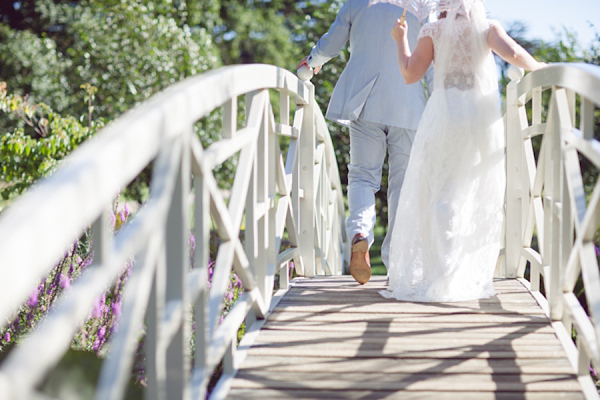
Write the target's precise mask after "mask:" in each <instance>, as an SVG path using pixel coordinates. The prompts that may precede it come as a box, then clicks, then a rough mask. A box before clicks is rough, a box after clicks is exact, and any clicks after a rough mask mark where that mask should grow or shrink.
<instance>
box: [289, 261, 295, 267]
mask: <svg viewBox="0 0 600 400" xmlns="http://www.w3.org/2000/svg"><path fill="white" fill-rule="evenodd" d="M289 266H290V269H294V262H293V261H290V263H289Z"/></svg>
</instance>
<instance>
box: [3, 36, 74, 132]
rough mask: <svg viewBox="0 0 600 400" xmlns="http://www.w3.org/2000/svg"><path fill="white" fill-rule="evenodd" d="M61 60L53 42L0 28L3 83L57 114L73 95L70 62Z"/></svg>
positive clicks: (63, 108)
mask: <svg viewBox="0 0 600 400" xmlns="http://www.w3.org/2000/svg"><path fill="white" fill-rule="evenodd" d="M62 56H63V55H62V54H61V53H60V51H59V50H58V49H57V47H56V43H55V42H54V41H53V40H52V39H49V38H43V37H38V36H36V35H35V34H33V33H31V32H29V31H13V30H12V29H10V28H9V27H7V26H6V25H2V24H0V66H1V68H0V81H5V82H7V84H8V86H9V87H10V88H11V90H12V91H13V92H14V93H16V94H19V95H21V96H24V95H26V94H29V95H30V97H31V98H32V99H33V100H34V101H43V102H45V103H46V104H49V105H51V106H52V108H53V109H54V110H56V111H58V112H61V111H63V110H65V108H66V107H67V106H68V105H69V98H68V93H70V91H71V89H70V86H69V83H68V80H67V76H66V74H67V71H68V69H69V67H70V65H71V61H70V60H68V59H65V58H63V57H62ZM0 127H2V125H1V124H0Z"/></svg>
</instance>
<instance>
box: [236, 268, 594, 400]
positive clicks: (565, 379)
mask: <svg viewBox="0 0 600 400" xmlns="http://www.w3.org/2000/svg"><path fill="white" fill-rule="evenodd" d="M384 284H385V277H380V276H376V277H373V279H372V280H371V282H369V283H368V284H367V285H365V286H359V285H358V284H356V283H355V282H354V280H353V279H352V278H351V277H348V276H342V277H339V276H338V277H320V278H314V279H305V278H300V279H296V280H295V281H294V285H293V286H292V288H291V289H290V290H289V291H288V292H287V293H286V295H285V296H284V297H283V298H282V300H281V301H280V303H279V304H278V306H277V308H276V309H275V310H274V311H273V313H272V314H271V315H270V317H269V318H268V320H267V322H266V323H265V325H264V327H263V328H262V330H261V331H260V333H259V334H258V336H257V337H256V340H255V342H254V345H253V346H252V347H251V348H250V349H249V350H248V353H247V357H246V359H245V361H244V363H243V364H242V366H241V368H240V370H239V371H238V373H237V375H236V378H235V379H234V380H233V382H232V386H231V390H230V392H229V394H230V397H231V398H263V399H264V398H313V399H314V398H371V399H382V398H401V399H417V398H419V399H427V398H434V399H436V400H437V399H477V400H480V399H481V400H483V399H511V400H512V399H517V400H518V399H540V400H542V399H543V400H550V399H557V398H561V399H565V398H568V399H580V398H583V394H582V392H581V388H580V385H579V383H578V381H577V377H576V375H575V373H574V371H573V369H572V367H571V365H570V363H569V361H568V360H567V357H566V353H565V352H564V350H563V348H562V346H561V344H560V342H559V340H558V338H557V337H556V335H555V333H554V331H553V329H552V327H551V325H550V321H549V320H548V319H547V318H546V316H545V314H544V312H543V311H542V309H541V308H540V307H539V306H538V304H537V303H536V301H535V299H534V298H533V297H532V295H531V294H530V293H529V292H528V290H527V289H526V288H525V287H523V285H522V284H521V283H520V282H519V281H517V280H497V281H496V282H495V287H496V290H497V295H496V296H495V297H493V298H490V299H485V300H479V301H471V302H461V303H409V302H399V301H396V300H387V299H384V298H382V297H381V296H380V295H379V294H378V293H377V292H378V290H381V289H383V287H384Z"/></svg>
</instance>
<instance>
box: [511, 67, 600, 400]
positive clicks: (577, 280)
mask: <svg viewBox="0 0 600 400" xmlns="http://www.w3.org/2000/svg"><path fill="white" fill-rule="evenodd" d="M509 75H510V77H511V79H512V82H511V83H509V84H508V87H507V109H506V128H507V138H506V146H507V150H506V161H507V193H506V242H505V261H506V263H505V271H504V274H505V276H506V277H510V278H515V277H516V278H524V276H525V274H526V272H528V273H529V277H528V281H527V283H528V284H530V289H531V291H532V293H533V294H534V296H535V297H536V298H537V299H538V302H539V303H540V305H542V306H543V307H544V308H545V310H546V312H547V313H548V315H549V317H550V318H551V319H552V321H553V325H554V327H555V330H556V332H557V333H558V335H559V337H561V339H562V341H563V344H564V345H565V348H566V350H567V353H568V355H569V358H570V360H571V362H572V364H573V366H574V368H576V369H577V370H578V375H579V377H580V381H581V383H582V385H583V388H584V391H585V393H586V396H587V397H588V398H598V394H597V391H596V388H595V386H594V384H593V382H592V380H591V378H590V363H591V364H592V365H593V366H594V367H595V368H599V367H600V352H599V348H598V345H599V339H600V271H599V269H598V254H600V253H598V251H597V246H596V244H595V243H598V238H599V230H598V228H599V225H600V180H599V179H598V170H599V168H600V142H599V141H598V139H597V138H598V137H599V136H600V132H599V131H598V128H597V127H598V120H599V119H600V117H599V116H598V109H597V108H598V107H599V106H600V67H596V66H592V65H587V64H554V65H552V66H549V67H547V68H545V69H541V70H539V71H535V72H533V73H530V74H528V75H527V76H525V77H523V72H522V71H521V70H518V69H512V70H510V71H509ZM580 286H582V288H583V291H584V293H585V296H581V295H580V296H579V297H578V296H577V294H579V293H578V292H576V287H577V288H578V289H577V290H579V287H580ZM573 332H574V336H576V345H575V344H574V343H573V340H572V339H571V336H572V333H573Z"/></svg>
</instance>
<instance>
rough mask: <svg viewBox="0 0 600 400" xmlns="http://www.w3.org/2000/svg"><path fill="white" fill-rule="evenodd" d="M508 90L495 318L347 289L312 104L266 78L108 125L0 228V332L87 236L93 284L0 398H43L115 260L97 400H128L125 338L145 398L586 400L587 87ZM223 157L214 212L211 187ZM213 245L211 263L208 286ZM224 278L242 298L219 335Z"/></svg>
mask: <svg viewBox="0 0 600 400" xmlns="http://www.w3.org/2000/svg"><path fill="white" fill-rule="evenodd" d="M511 75H512V79H513V81H512V82H511V83H510V84H509V86H508V88H507V92H508V96H507V97H508V99H507V105H506V108H507V110H506V126H507V178H508V179H507V181H508V187H507V192H506V224H505V243H504V249H503V251H502V254H501V257H500V260H499V263H498V268H497V274H496V275H497V280H496V288H497V291H498V295H497V296H496V297H494V298H491V299H486V300H480V301H474V302H463V303H437V304H415V303H407V302H398V301H391V300H384V299H383V298H381V297H380V296H379V295H378V294H377V293H376V291H377V290H378V289H381V288H382V287H383V285H384V280H383V278H382V277H374V278H373V279H372V281H371V282H369V283H368V284H367V285H365V286H359V285H357V284H356V283H355V282H354V281H353V280H352V279H351V278H349V277H348V276H345V275H343V272H344V265H345V263H346V261H347V256H348V250H349V248H348V240H347V238H346V236H345V233H344V218H345V210H344V199H343V191H342V187H341V183H340V178H339V175H338V166H337V164H336V158H335V152H334V146H333V145H332V143H331V138H330V136H329V132H328V130H327V125H326V123H325V120H324V118H323V115H322V113H321V111H320V110H319V108H318V107H317V106H316V103H315V101H314V87H313V86H312V84H311V83H310V82H303V81H300V80H298V79H297V78H296V76H295V75H293V74H292V73H290V72H288V71H285V70H283V69H281V68H277V67H274V66H269V65H246V66H233V67H226V68H222V69H219V70H215V71H212V72H209V73H206V74H203V75H199V76H196V77H193V78H190V79H187V80H185V81H183V82H180V83H178V84H176V85H174V86H173V87H171V88H169V89H168V90H166V91H165V92H163V93H161V94H160V95H157V96H155V97H154V98H152V99H150V100H149V101H148V102H146V103H144V104H143V105H141V106H140V107H138V108H136V109H135V110H133V111H131V112H130V113H128V114H126V115H124V116H122V117H121V118H119V119H118V120H117V121H115V122H114V123H112V124H111V125H109V126H107V127H106V128H105V129H104V130H103V131H101V132H100V133H99V134H98V135H97V137H95V138H94V139H92V140H90V141H88V142H87V143H85V144H84V145H82V146H81V147H80V148H79V149H77V150H76V151H75V152H74V153H73V154H71V155H70V156H69V157H68V158H67V160H66V161H65V163H64V164H63V166H62V167H61V168H60V169H59V170H58V171H57V172H56V173H55V174H53V175H52V177H50V178H49V179H47V180H44V181H43V182H40V183H39V184H37V185H36V186H35V187H34V188H33V189H32V190H30V191H29V192H28V193H26V194H25V195H23V196H22V197H21V198H19V199H18V200H17V201H16V202H14V203H13V204H12V205H11V206H10V208H9V209H8V210H6V211H5V212H4V213H3V214H2V215H1V216H0V277H1V278H0V329H2V328H4V327H5V326H6V324H7V321H9V320H10V318H11V317H13V316H14V314H15V312H16V311H17V310H18V309H19V307H20V306H21V305H22V304H24V303H25V301H26V300H27V298H28V296H29V295H30V293H31V292H32V290H33V289H34V288H35V287H36V285H37V284H38V282H39V281H40V279H42V278H43V277H44V276H45V275H46V274H48V272H49V271H50V270H51V268H52V267H53V266H54V265H55V264H56V262H57V261H58V260H60V259H61V258H62V257H63V256H64V253H65V250H66V249H67V248H68V247H69V246H70V245H71V244H72V243H73V241H74V240H76V239H77V238H78V237H79V236H80V235H81V234H82V233H83V232H84V231H85V230H86V229H88V227H90V226H91V227H92V232H93V238H94V240H93V250H94V261H93V264H92V266H90V267H89V268H87V269H86V270H85V271H84V272H83V273H82V274H81V276H80V277H79V278H78V279H77V280H76V281H75V282H74V283H73V284H72V286H71V287H70V288H69V290H68V291H65V292H64V294H63V295H62V296H61V297H60V298H59V300H58V301H57V303H56V305H55V306H54V307H53V308H52V309H51V310H50V312H49V313H48V316H47V317H46V318H45V319H44V320H43V321H42V322H41V323H40V324H38V326H37V327H36V329H35V330H34V331H33V332H32V333H31V334H29V335H28V337H27V338H26V340H23V341H22V342H20V343H19V344H18V345H17V346H15V347H14V348H13V349H12V350H11V351H10V353H9V354H8V356H7V357H6V359H4V361H3V362H2V363H1V364H0V399H9V400H12V399H16V400H20V399H38V398H39V399H46V398H48V395H47V394H45V393H43V392H42V391H41V390H40V387H39V383H40V382H41V381H42V380H43V379H44V377H45V376H46V375H47V374H48V372H49V371H51V370H52V369H53V368H54V366H55V365H56V364H57V363H58V362H59V361H60V360H61V358H62V356H63V355H64V354H65V352H66V351H67V350H68V349H69V347H70V345H71V341H72V338H73V336H74V334H75V333H76V332H77V330H78V329H79V327H80V325H81V324H82V322H83V321H84V320H85V319H86V317H87V316H88V315H89V313H90V310H91V309H92V307H93V305H94V302H95V300H96V299H97V298H98V297H100V296H102V294H103V293H104V291H105V290H106V289H107V288H108V287H109V286H110V285H111V283H112V282H113V281H114V279H115V278H116V277H117V276H118V275H119V274H120V273H121V270H122V266H123V264H124V263H125V262H126V261H128V260H133V268H132V273H131V276H130V278H129V280H128V282H127V285H126V286H125V289H124V293H123V308H122V315H121V317H120V320H119V330H118V331H117V332H116V333H115V334H114V336H113V338H112V341H111V344H110V351H109V353H108V356H107V357H106V359H105V360H104V362H103V366H102V371H101V373H100V377H99V380H98V383H97V387H96V393H95V398H97V399H111V400H112V399H119V398H124V396H125V394H124V393H125V388H126V385H127V382H128V380H129V374H130V371H131V367H132V364H133V357H134V353H135V350H136V347H137V343H138V341H139V337H140V335H141V334H142V331H141V330H140V329H139V328H140V326H145V330H144V333H145V335H146V339H145V352H146V364H145V369H146V379H147V387H146V390H145V397H146V398H148V399H169V400H172V399H190V398H193V399H203V398H205V397H207V396H210V397H212V398H227V397H229V398H278V397H279V398H289V397H297V398H319V397H321V398H336V397H337V398H401V399H416V398H440V399H449V398H452V399H504V398H506V399H540V400H541V399H554V398H567V399H579V398H590V399H591V398H598V394H597V390H596V385H595V383H594V380H593V378H592V376H591V375H590V368H591V367H595V368H598V367H600V349H599V347H598V343H599V340H600V272H599V268H598V261H597V256H596V247H595V244H594V238H595V236H596V232H597V231H598V226H599V224H600V217H599V216H600V213H599V211H600V204H599V202H600V184H599V182H600V181H599V180H598V179H597V177H596V175H593V174H592V177H593V178H592V182H590V179H589V177H588V179H587V180H586V182H585V184H586V185H588V188H591V189H592V190H591V193H588V194H586V191H585V190H584V189H585V188H584V180H583V173H582V168H581V165H582V164H581V161H580V160H585V161H586V162H587V163H588V164H590V165H592V166H593V167H594V168H596V169H597V168H598V167H599V166H600V143H598V141H597V140H596V139H595V138H594V134H596V135H598V134H599V133H600V132H597V131H596V132H595V126H596V124H597V120H598V117H597V116H595V114H596V115H597V113H598V110H597V108H598V107H599V106H600V68H599V67H594V66H590V65H582V64H560V65H553V66H550V67H548V68H546V69H544V70H540V71H536V72H534V73H531V74H528V75H527V76H525V77H523V75H522V73H520V71H518V70H512V71H511ZM274 95H275V96H276V97H277V98H278V99H279V102H278V107H275V108H276V109H277V111H276V112H274V111H273V107H272V105H271V98H272V97H275V96H274ZM238 104H242V107H243V111H244V112H243V113H242V112H241V110H238ZM217 109H218V110H220V112H221V113H222V115H223V132H222V138H221V139H220V140H219V141H217V142H215V143H213V144H212V145H210V146H209V147H207V148H203V147H202V145H201V144H200V141H199V139H198V137H197V136H196V135H194V134H193V132H194V131H193V125H194V123H195V122H196V121H197V120H199V119H200V118H202V117H204V116H206V115H208V114H209V113H211V112H213V111H214V110H217ZM242 114H243V117H242ZM534 143H535V146H534V145H533V144H534ZM231 158H234V159H235V160H236V162H237V167H236V173H235V179H234V181H233V185H232V187H231V191H230V192H229V195H228V196H227V198H225V197H224V196H223V192H222V191H221V190H220V187H219V182H217V180H216V179H215V177H214V174H213V170H214V169H215V167H218V166H219V165H220V164H222V163H223V162H224V161H226V160H228V159H231ZM150 164H152V166H153V179H152V182H151V188H150V189H151V190H150V196H149V198H148V200H147V201H146V202H145V203H144V204H143V205H142V206H141V208H140V209H139V211H138V212H137V213H136V214H135V216H134V217H133V218H132V219H130V220H129V221H128V222H127V224H126V225H125V226H124V227H122V228H121V229H119V230H118V232H117V233H114V234H113V233H112V231H111V230H110V227H109V223H108V215H109V213H110V208H111V205H112V202H113V200H114V199H115V197H116V196H117V195H118V194H119V192H120V191H121V190H122V189H123V188H124V187H125V186H126V185H127V184H128V183H129V182H130V181H131V180H132V179H133V178H134V177H136V176H137V175H138V174H139V173H140V172H141V171H142V170H143V169H144V168H145V167H147V166H148V165H150ZM587 176H588V175H586V177H587ZM211 226H213V227H214V229H215V230H216V231H217V234H218V236H219V238H220V245H219V247H218V251H217V254H216V258H215V260H214V261H215V264H214V275H213V278H212V282H211V285H208V284H207V279H208V261H209V239H210V236H211ZM242 230H243V234H241V233H242ZM190 232H192V233H193V234H194V235H195V237H196V250H195V252H194V262H193V263H191V262H190V259H189V251H190V250H189V243H188V235H189V233H190ZM284 243H285V245H284ZM533 243H537V245H533ZM291 261H293V262H294V266H295V271H296V273H297V275H299V277H298V278H296V279H294V280H292V281H290V280H289V276H290V274H289V268H290V262H291ZM232 271H234V272H235V273H236V274H237V275H238V276H239V278H240V279H241V281H242V284H243V289H244V291H243V294H242V295H241V296H240V297H239V299H238V300H237V302H236V303H235V305H234V306H233V307H232V308H231V309H230V310H229V312H228V313H227V315H226V316H225V317H224V318H223V319H222V321H221V318H220V316H221V312H222V309H223V298H224V294H225V292H226V290H227V285H228V283H229V282H230V274H231V272H232ZM276 281H277V282H278V288H277V290H274V288H276V287H275V282H276ZM578 281H579V282H582V283H583V287H584V289H585V302H584V303H585V305H586V306H585V307H584V306H583V305H582V304H581V303H580V301H579V299H578V298H577V297H576V295H575V294H574V288H575V286H576V284H577V282H578ZM193 321H195V323H194V322H193ZM244 323H245V326H246V330H245V335H244V336H243V337H242V339H241V341H239V343H238V340H237V332H238V330H239V328H240V326H241V325H242V324H244ZM192 336H193V337H194V339H195V353H194V354H193V355H192V354H190V346H189V343H190V338H191V337H192ZM192 356H193V357H192ZM192 358H193V359H194V362H193V363H192V362H191V359H192ZM216 369H219V370H220V379H219V380H218V382H217V383H216V386H214V387H210V390H209V381H210V379H211V376H213V372H214V371H215V370H216Z"/></svg>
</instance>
